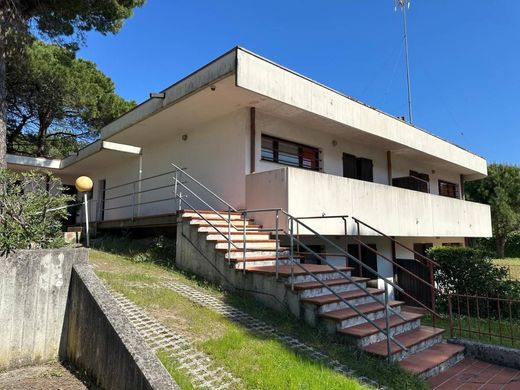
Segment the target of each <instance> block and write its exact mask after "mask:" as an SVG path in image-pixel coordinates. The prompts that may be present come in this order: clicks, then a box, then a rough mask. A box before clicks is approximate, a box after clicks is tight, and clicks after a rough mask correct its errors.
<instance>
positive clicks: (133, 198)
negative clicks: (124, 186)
mask: <svg viewBox="0 0 520 390" xmlns="http://www.w3.org/2000/svg"><path fill="white" fill-rule="evenodd" d="M135 184H136V183H135V182H134V184H133V185H132V187H133V190H132V221H133V220H134V218H135V197H136V195H137V194H136V188H135Z"/></svg>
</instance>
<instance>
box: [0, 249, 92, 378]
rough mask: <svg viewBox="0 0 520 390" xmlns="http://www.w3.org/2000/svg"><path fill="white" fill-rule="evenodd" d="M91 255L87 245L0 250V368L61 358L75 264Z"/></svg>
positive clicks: (84, 260) (82, 261) (85, 260)
mask: <svg viewBox="0 0 520 390" xmlns="http://www.w3.org/2000/svg"><path fill="white" fill-rule="evenodd" d="M87 258H88V251H87V250H86V249H83V248H77V249H55V250H54V249H53V250H49V249H41V250H39V249H35V250H17V251H16V252H15V253H11V254H9V255H7V256H0V369H10V368H15V367H20V366H23V365H28V364H37V363H40V362H44V361H49V360H54V359H56V358H57V356H58V349H59V345H60V338H61V331H62V326H63V318H64V313H65V305H66V303H67V293H68V290H69V281H70V275H71V269H72V266H73V265H74V264H81V263H86V262H87Z"/></svg>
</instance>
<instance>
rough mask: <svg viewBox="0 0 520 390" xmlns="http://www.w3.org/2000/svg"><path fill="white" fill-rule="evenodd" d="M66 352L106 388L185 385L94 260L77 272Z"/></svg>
mask: <svg viewBox="0 0 520 390" xmlns="http://www.w3.org/2000/svg"><path fill="white" fill-rule="evenodd" d="M60 355H61V357H62V358H64V359H67V360H69V361H70V362H72V363H73V364H74V365H75V366H76V367H80V368H82V369H84V370H85V371H86V372H87V374H88V375H89V376H90V377H91V378H92V379H93V380H94V381H95V382H96V383H97V385H98V386H101V387H102V388H106V389H115V390H117V389H137V390H140V389H157V390H161V389H178V388H179V387H178V386H177V384H176V383H175V382H174V381H173V380H172V378H171V377H170V375H169V374H168V372H167V371H166V369H165V368H164V367H163V366H162V364H161V363H160V361H159V360H158V359H157V357H156V356H155V354H154V353H153V351H152V350H151V349H150V348H149V347H148V345H147V344H146V342H145V340H144V339H143V338H142V337H141V336H140V335H139V334H138V333H137V331H136V330H135V328H134V327H133V326H132V325H131V324H130V323H129V322H128V319H127V318H126V317H125V316H124V314H123V313H122V312H121V310H120V308H119V306H118V305H117V303H116V301H115V300H114V299H113V298H112V297H111V296H110V293H109V292H108V291H107V290H106V289H105V287H104V286H103V284H102V283H101V282H100V280H99V279H98V278H97V277H96V275H95V274H94V272H93V271H92V270H91V268H90V267H89V266H88V265H77V266H75V267H74V268H73V271H72V278H71V283H70V292H69V296H68V302H67V312H66V316H65V323H64V329H63V343H62V345H61V348H60Z"/></svg>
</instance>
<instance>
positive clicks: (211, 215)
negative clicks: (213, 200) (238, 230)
mask: <svg viewBox="0 0 520 390" xmlns="http://www.w3.org/2000/svg"><path fill="white" fill-rule="evenodd" d="M197 211H198V213H196V212H195V211H184V212H182V213H181V216H182V218H184V219H189V218H195V219H201V215H202V216H203V217H204V218H206V219H221V220H223V219H225V220H227V219H228V212H227V211H220V212H219V213H218V214H217V213H216V212H214V211H206V210H197ZM199 214H200V215H199ZM219 214H220V215H219ZM229 216H230V218H231V220H232V221H234V220H239V219H243V216H242V213H236V212H232V213H231V214H230V215H229Z"/></svg>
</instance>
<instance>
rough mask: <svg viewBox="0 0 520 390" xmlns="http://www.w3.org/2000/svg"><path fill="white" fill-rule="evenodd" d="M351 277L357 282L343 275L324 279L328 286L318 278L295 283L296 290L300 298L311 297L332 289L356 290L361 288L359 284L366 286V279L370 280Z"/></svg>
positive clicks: (340, 290)
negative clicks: (317, 279) (318, 280)
mask: <svg viewBox="0 0 520 390" xmlns="http://www.w3.org/2000/svg"><path fill="white" fill-rule="evenodd" d="M351 279H352V281H353V282H355V283H353V282H351V281H350V280H349V279H346V278H343V277H339V278H331V279H327V280H322V282H323V283H324V284H325V285H326V286H327V287H325V286H323V285H322V284H321V283H319V282H317V281H316V280H310V281H307V282H303V283H295V284H294V291H295V292H297V293H298V295H299V296H300V298H311V297H316V296H320V295H324V294H330V290H331V289H332V290H333V291H334V292H336V293H340V292H344V291H351V290H356V289H358V288H359V286H363V287H366V281H367V280H368V278H360V277H356V276H353V277H352V278H351Z"/></svg>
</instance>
